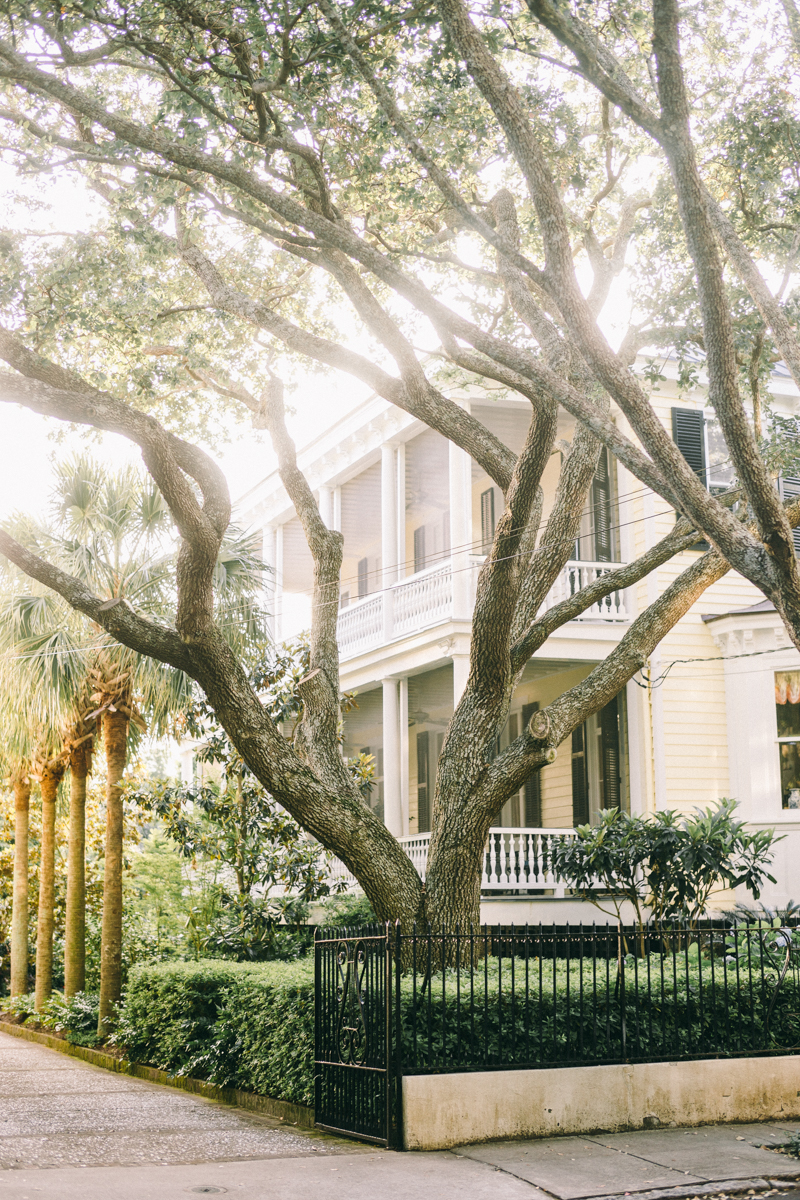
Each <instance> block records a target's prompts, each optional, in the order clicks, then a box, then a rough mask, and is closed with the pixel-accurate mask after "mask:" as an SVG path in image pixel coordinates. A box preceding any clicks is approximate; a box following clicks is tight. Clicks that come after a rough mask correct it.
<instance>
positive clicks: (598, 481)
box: [592, 446, 614, 562]
mask: <svg viewBox="0 0 800 1200" xmlns="http://www.w3.org/2000/svg"><path fill="white" fill-rule="evenodd" d="M592 527H593V529H594V558H595V562H611V560H612V558H613V546H614V541H613V534H612V529H611V472H610V470H609V466H608V451H607V450H606V448H605V446H604V447H603V449H602V451H601V452H600V458H599V459H598V461H597V470H596V471H595V473H594V479H593V480H592Z"/></svg>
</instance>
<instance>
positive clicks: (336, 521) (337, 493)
mask: <svg viewBox="0 0 800 1200" xmlns="http://www.w3.org/2000/svg"><path fill="white" fill-rule="evenodd" d="M331 521H332V524H331V529H335V530H336V532H337V533H341V532H342V489H341V488H340V487H337V488H334V489H333V507H332V515H331Z"/></svg>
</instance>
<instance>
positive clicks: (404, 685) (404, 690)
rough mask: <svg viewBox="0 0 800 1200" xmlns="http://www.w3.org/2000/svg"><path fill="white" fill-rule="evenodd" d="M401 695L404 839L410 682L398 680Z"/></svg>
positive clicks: (406, 823) (401, 795)
mask: <svg viewBox="0 0 800 1200" xmlns="http://www.w3.org/2000/svg"><path fill="white" fill-rule="evenodd" d="M397 684H398V691H399V693H400V811H401V813H402V817H403V837H408V821H409V807H408V753H409V745H408V680H407V679H398V681H397Z"/></svg>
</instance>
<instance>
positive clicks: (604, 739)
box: [599, 696, 622, 808]
mask: <svg viewBox="0 0 800 1200" xmlns="http://www.w3.org/2000/svg"><path fill="white" fill-rule="evenodd" d="M599 721H600V770H601V772H602V781H601V783H602V790H603V808H619V806H620V796H621V789H622V780H621V777H620V752H619V702H618V700H617V697H616V696H615V697H614V699H613V700H610V701H609V703H608V704H607V705H606V706H605V708H602V709H601V710H600V713H599Z"/></svg>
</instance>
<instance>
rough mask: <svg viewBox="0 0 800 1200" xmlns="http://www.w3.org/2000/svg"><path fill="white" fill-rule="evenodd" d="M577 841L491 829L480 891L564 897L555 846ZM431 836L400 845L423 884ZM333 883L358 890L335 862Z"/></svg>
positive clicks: (561, 833)
mask: <svg viewBox="0 0 800 1200" xmlns="http://www.w3.org/2000/svg"><path fill="white" fill-rule="evenodd" d="M564 837H567V838H574V837H575V830H574V829H500V828H497V829H490V830H489V840H488V841H487V843H486V852H485V854H484V856H483V872H482V874H481V892H508V891H514V892H540V891H552V892H553V894H554V895H556V896H563V895H564V885H563V884H560V883H559V882H558V881H557V880H556V878H555V876H554V875H553V873H552V870H551V860H552V846H553V843H554V841H556V840H558V839H560V838H564ZM430 840H431V835H430V834H429V833H420V834H417V835H416V836H415V837H407V838H400V844H401V846H402V847H403V849H404V850H405V852H406V854H407V855H408V857H409V858H410V859H411V861H412V863H413V864H414V866H415V868H416V870H417V873H418V874H419V877H420V879H422V880H423V881H424V879H425V871H426V867H427V863H428V847H429V845H430ZM331 882H333V883H339V882H343V883H344V884H345V885H346V888H347V890H348V891H349V890H353V889H355V888H357V887H358V883H357V882H356V879H355V877H354V876H353V875H351V874H350V872H349V871H348V870H347V867H345V865H344V863H341V862H339V860H338V859H333V861H332V863H331Z"/></svg>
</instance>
